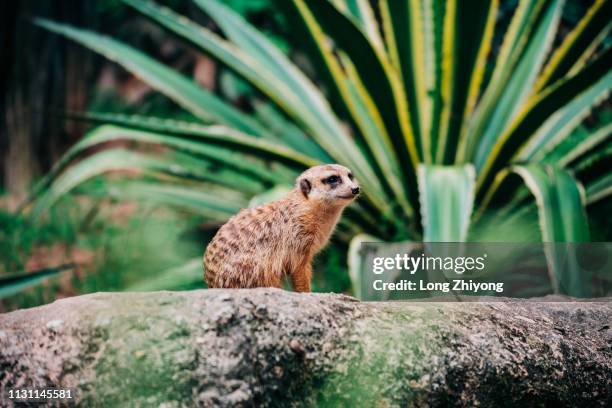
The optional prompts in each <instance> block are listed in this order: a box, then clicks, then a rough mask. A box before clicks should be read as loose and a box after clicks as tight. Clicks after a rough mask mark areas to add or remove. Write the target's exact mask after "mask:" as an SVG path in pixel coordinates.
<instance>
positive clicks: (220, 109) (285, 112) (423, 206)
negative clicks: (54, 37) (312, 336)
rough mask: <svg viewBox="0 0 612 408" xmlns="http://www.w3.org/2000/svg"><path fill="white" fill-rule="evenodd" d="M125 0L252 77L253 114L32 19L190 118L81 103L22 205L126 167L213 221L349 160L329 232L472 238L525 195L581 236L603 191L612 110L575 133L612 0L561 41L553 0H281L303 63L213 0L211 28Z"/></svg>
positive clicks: (545, 233)
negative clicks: (90, 125)
mask: <svg viewBox="0 0 612 408" xmlns="http://www.w3.org/2000/svg"><path fill="white" fill-rule="evenodd" d="M124 2H125V3H126V4H128V5H130V6H131V7H133V8H135V9H136V10H138V11H139V12H140V13H142V14H144V15H146V16H148V17H150V18H151V19H152V20H154V21H156V22H157V23H158V24H159V25H161V26H163V27H164V28H165V29H167V30H168V31H169V32H171V33H173V34H174V35H177V36H179V37H181V38H183V39H184V40H185V41H187V42H188V43H190V44H192V45H193V46H195V47H197V48H198V49H199V50H201V51H202V52H204V53H206V54H207V55H209V56H211V57H213V58H215V59H216V60H218V61H219V62H220V63H221V64H223V65H224V66H225V67H226V68H227V69H228V70H230V71H232V72H233V73H234V74H235V75H237V76H238V77H239V78H241V79H242V80H243V81H245V83H247V84H249V86H251V87H252V88H253V89H254V95H253V97H252V98H251V100H250V101H249V104H248V106H247V109H249V111H248V112H247V111H245V110H244V109H238V108H237V107H236V106H235V105H234V104H232V103H230V102H228V101H227V100H224V99H223V98H221V97H220V96H219V95H217V94H215V93H213V92H211V91H210V90H207V89H205V88H202V87H199V86H198V85H197V84H195V83H194V82H193V81H192V80H190V79H189V78H187V77H186V76H184V75H183V74H181V73H180V72H178V71H176V70H173V69H171V68H169V67H167V66H166V65H164V64H162V63H160V62H159V61H156V60H155V59H152V58H150V57H149V56H147V55H146V54H144V53H142V52H140V51H139V50H137V49H135V48H133V47H131V46H129V45H127V44H126V43H122V42H119V41H117V40H114V39H112V38H109V37H106V36H102V35H100V34H97V33H95V32H92V31H88V30H85V29H81V28H76V27H73V26H70V25H66V24H59V23H56V22H52V21H48V20H42V19H39V20H37V24H38V25H40V26H41V27H44V28H46V29H48V30H50V31H52V32H55V33H58V34H61V35H63V36H65V37H67V38H70V39H72V40H74V41H76V42H78V43H81V44H82V45H84V46H86V47H88V48H90V49H91V50H94V51H96V52H98V53H100V54H103V55H104V56H106V57H107V58H109V59H111V60H113V61H115V62H117V63H118V64H120V65H122V66H123V67H124V68H125V69H127V70H129V71H130V72H132V73H133V74H135V75H137V76H138V77H140V78H141V79H142V80H143V81H145V82H146V83H148V84H149V85H150V86H152V87H153V88H155V89H156V90H158V91H159V92H161V93H163V94H164V95H166V96H167V97H169V98H170V99H172V100H174V101H175V102H176V103H178V104H179V105H180V106H182V107H183V108H184V109H185V110H186V111H188V112H190V113H191V114H192V115H193V116H194V117H195V118H197V119H198V120H199V121H198V122H197V123H195V122H181V121H176V120H170V119H162V118H151V117H141V116H123V115H119V114H114V113H87V114H83V115H80V118H83V119H87V120H90V121H94V122H100V123H104V125H102V126H100V127H98V128H96V129H94V130H93V131H92V132H90V134H88V135H87V136H86V137H85V138H84V139H83V140H81V141H80V142H79V143H77V144H76V145H75V146H73V147H72V148H71V149H70V150H69V152H68V153H67V154H66V155H65V156H64V157H63V158H62V160H60V161H59V162H58V163H57V164H56V165H55V167H54V168H53V170H52V171H51V172H50V173H49V175H48V176H47V177H45V178H44V179H43V180H42V181H41V183H40V184H39V185H38V186H37V187H36V188H35V190H34V193H33V194H32V200H31V201H30V202H31V203H32V204H33V205H32V213H33V214H34V215H37V214H40V213H41V212H42V211H43V210H45V209H46V208H48V207H49V206H51V205H52V204H53V202H54V201H55V200H56V199H57V198H58V197H61V196H62V195H64V194H66V193H68V192H69V191H71V190H72V189H73V188H74V187H75V186H77V185H79V184H81V183H82V182H84V181H85V180H88V179H90V178H92V177H94V176H96V175H99V174H102V173H105V172H108V171H112V170H129V171H134V170H136V171H138V172H139V174H141V175H142V176H143V177H144V178H145V179H144V181H143V180H140V181H134V180H128V181H126V182H125V183H124V186H125V188H124V190H123V191H124V194H125V195H126V196H130V197H136V196H138V197H141V198H145V199H146V200H156V201H159V202H164V203H170V204H172V205H177V206H182V207H185V208H189V209H191V210H193V211H196V212H198V213H199V214H201V215H203V216H205V217H206V218H208V219H210V220H214V221H219V222H220V221H222V220H224V219H225V218H227V217H228V216H229V215H231V214H232V213H234V212H235V211H236V209H237V208H240V207H243V206H245V205H247V204H248V202H249V200H250V199H251V198H252V197H254V196H255V197H256V198H255V200H258V198H257V197H258V196H259V197H263V199H269V198H270V197H273V196H274V195H275V194H274V192H277V191H279V188H280V190H281V191H282V189H283V186H284V188H288V187H289V186H290V185H291V183H292V182H293V179H294V178H295V176H296V175H297V174H298V173H299V172H300V171H302V170H303V169H304V168H306V167H308V166H311V165H315V164H318V163H322V162H339V163H342V164H345V165H347V166H349V167H350V168H351V169H352V170H353V171H354V173H355V174H356V176H357V177H358V179H359V180H360V183H361V184H362V185H363V189H364V195H363V199H361V200H360V202H359V203H357V205H354V206H352V207H350V208H349V209H348V210H347V213H346V217H345V218H344V220H343V223H342V224H341V225H340V228H339V238H340V239H342V240H349V239H351V238H353V237H356V236H357V238H356V240H355V242H356V243H357V242H359V240H362V239H364V237H363V235H360V234H368V236H372V237H376V238H377V239H381V240H387V241H397V240H425V241H465V240H468V239H484V237H488V236H487V234H486V233H485V232H482V231H487V228H488V227H489V226H490V225H491V221H490V220H493V222H494V223H495V227H496V228H498V229H501V230H503V229H502V226H503V225H510V226H512V225H513V224H515V223H516V220H521V219H523V218H524V217H525V216H526V214H528V213H529V212H531V211H533V209H534V208H537V217H538V219H539V226H540V233H539V234H540V235H539V237H538V238H539V239H541V240H543V241H585V240H589V228H588V219H587V217H586V211H585V206H595V205H598V204H600V203H602V202H607V201H609V196H610V193H611V192H612V178H611V173H610V172H609V167H608V165H607V163H608V161H609V156H610V152H611V144H610V143H609V136H610V130H611V127H610V124H609V121H607V122H605V123H604V125H603V126H602V127H601V128H599V129H589V130H588V131H587V132H574V130H575V129H576V128H577V127H578V126H579V125H580V123H581V121H582V119H583V118H584V117H585V116H586V115H588V114H589V113H590V111H591V109H592V108H593V106H595V105H597V104H598V103H600V102H601V101H602V100H604V99H605V98H607V96H608V92H609V90H610V87H611V85H612V74H611V73H610V70H609V67H610V48H609V46H608V45H607V44H606V41H605V39H606V38H607V35H608V32H609V29H610V23H609V15H610V2H609V1H603V0H602V1H595V2H594V3H593V5H592V6H591V8H589V10H588V11H587V13H586V14H585V15H584V16H583V17H582V19H581V20H580V22H579V23H578V24H577V25H576V27H575V28H574V29H573V31H572V32H570V33H569V34H567V35H566V36H565V37H564V38H562V39H559V38H558V37H557V28H558V26H559V18H560V16H561V13H562V11H563V7H564V2H563V1H520V2H519V3H518V5H517V7H516V9H515V10H514V12H513V14H512V18H511V21H510V23H509V25H508V26H507V27H506V26H501V25H496V15H497V11H498V8H499V4H498V2H497V1H495V0H490V1H478V2H477V3H474V4H471V5H470V8H469V10H468V9H467V8H465V7H461V5H460V3H459V2H458V1H424V2H409V1H379V2H378V3H377V6H378V7H377V8H373V7H372V6H371V4H370V3H369V2H367V1H359V0H354V1H349V0H346V1H326V0H314V1H307V2H306V1H299V0H293V1H278V2H276V6H277V8H278V9H279V10H281V11H282V15H283V17H284V18H285V19H286V20H287V22H288V24H289V26H290V27H291V29H292V31H293V32H294V34H295V36H296V37H297V38H299V39H300V41H301V42H300V45H301V47H302V48H303V50H304V52H305V53H306V54H307V55H308V57H309V62H310V65H311V66H312V68H313V72H314V75H315V76H312V75H311V74H310V73H307V72H305V71H304V70H302V69H300V68H299V67H298V65H296V63H294V62H293V61H292V59H290V58H289V56H288V55H286V54H285V53H284V52H283V51H282V50H280V49H279V48H278V47H277V46H276V44H275V42H273V41H271V40H270V39H269V38H268V37H266V36H265V35H264V34H262V33H261V32H259V31H258V30H257V29H255V28H254V27H253V26H252V25H250V24H249V23H247V22H246V21H245V20H244V19H243V18H241V17H240V16H239V15H238V14H237V13H235V12H233V11H232V10H231V9H230V8H228V7H226V6H224V5H223V4H221V3H219V2H217V1H214V0H196V1H195V4H196V5H197V6H198V7H200V8H201V9H202V10H203V11H204V12H205V13H206V14H207V15H209V16H210V17H211V18H212V19H213V20H214V21H215V23H216V24H217V25H218V26H219V28H220V30H221V32H222V35H223V36H221V35H219V34H217V33H215V32H213V31H212V30H211V29H209V28H206V27H204V26H201V25H199V24H196V23H194V22H192V21H189V20H187V19H185V18H182V17H181V16H180V15H178V14H176V13H175V12H173V11H172V10H170V9H167V8H164V7H161V6H158V5H156V4H155V3H149V2H144V1H140V0H125V1H124ZM496 38H501V39H502V40H501V45H500V47H499V49H498V50H496V55H491V52H492V43H493V41H494V40H495V39H496ZM487 66H490V67H492V68H491V69H486V67H487ZM570 136H571V138H570ZM116 141H129V142H130V144H129V145H124V146H119V147H117V144H116V143H115V142H116ZM98 146H106V147H107V148H105V149H104V150H102V151H100V150H98V149H97V147H98ZM125 146H127V147H125ZM92 149H93V150H96V151H95V153H94V154H89V153H90V152H91V151H92ZM275 186H276V187H275ZM279 186H280V187H279ZM524 186H526V188H525V187H524ZM107 188H109V189H110V188H112V186H111V184H108V185H107ZM271 191H272V193H271ZM534 199H535V200H534ZM534 201H535V203H536V207H534V205H533V203H534ZM477 232H479V233H477ZM498 237H499V232H498ZM521 239H529V237H528V236H525V235H522V236H521ZM551 256H552V255H551ZM554 279H555V278H554V275H553V277H552V280H553V282H552V286H553V288H554V287H556V285H555V282H554ZM570 291H571V292H572V293H573V294H576V295H586V294H588V282H584V281H583V280H580V279H577V280H576V284H575V285H574V286H573V287H572V288H570Z"/></svg>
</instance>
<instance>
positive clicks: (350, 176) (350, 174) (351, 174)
mask: <svg viewBox="0 0 612 408" xmlns="http://www.w3.org/2000/svg"><path fill="white" fill-rule="evenodd" d="M348 178H349V180H351V181H352V180H353V179H354V177H353V173H349V174H348Z"/></svg>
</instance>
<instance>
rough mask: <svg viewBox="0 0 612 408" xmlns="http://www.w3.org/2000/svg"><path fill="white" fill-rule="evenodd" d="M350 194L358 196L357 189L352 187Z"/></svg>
mask: <svg viewBox="0 0 612 408" xmlns="http://www.w3.org/2000/svg"><path fill="white" fill-rule="evenodd" d="M351 192H352V193H353V194H354V195H357V194H359V187H353V188H351Z"/></svg>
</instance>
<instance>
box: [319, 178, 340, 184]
mask: <svg viewBox="0 0 612 408" xmlns="http://www.w3.org/2000/svg"><path fill="white" fill-rule="evenodd" d="M340 180H341V179H340V177H338V176H329V177H327V178H324V179H323V180H322V181H323V184H335V183H338V182H339V181H340Z"/></svg>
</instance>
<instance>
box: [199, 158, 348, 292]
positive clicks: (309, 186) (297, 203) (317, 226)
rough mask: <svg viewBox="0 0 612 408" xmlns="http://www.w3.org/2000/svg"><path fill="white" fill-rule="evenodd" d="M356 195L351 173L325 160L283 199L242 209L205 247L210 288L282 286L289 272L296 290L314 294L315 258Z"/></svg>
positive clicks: (205, 265)
mask: <svg viewBox="0 0 612 408" xmlns="http://www.w3.org/2000/svg"><path fill="white" fill-rule="evenodd" d="M358 195H359V185H358V184H357V181H356V180H355V178H354V177H353V174H352V173H351V171H350V170H349V169H348V168H346V167H344V166H341V165H339V164H327V165H322V166H316V167H311V168H310V169H308V170H306V171H305V172H303V173H302V174H301V175H300V176H299V177H298V178H297V179H296V182H295V188H294V189H293V190H291V191H290V192H289V193H288V194H287V195H286V196H285V197H283V198H281V199H279V200H277V201H273V202H271V203H268V204H265V205H262V206H259V207H256V208H248V209H242V210H241V211H240V212H239V213H238V214H236V215H235V216H233V217H232V218H230V219H229V221H228V222H227V223H226V224H224V225H223V226H222V227H221V228H220V229H219V231H218V232H217V234H216V235H215V237H214V238H213V239H212V241H211V242H210V244H209V245H208V247H207V248H206V251H205V253H204V270H205V273H204V278H205V280H206V283H207V284H208V287H209V288H255V287H277V288H279V287H280V286H281V284H282V280H283V278H284V277H285V276H289V277H290V279H291V282H292V285H293V288H294V290H295V291H297V292H310V290H311V278H312V259H313V257H314V256H315V254H316V253H317V252H319V251H320V250H321V249H322V248H323V247H324V246H325V245H326V244H327V242H328V240H329V237H330V236H331V235H332V233H333V231H334V228H335V226H336V224H337V223H338V220H339V218H340V216H341V214H342V211H343V210H344V208H345V207H346V206H347V205H349V204H350V203H351V202H352V201H353V200H354V199H355V198H356V197H357V196H358Z"/></svg>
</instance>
